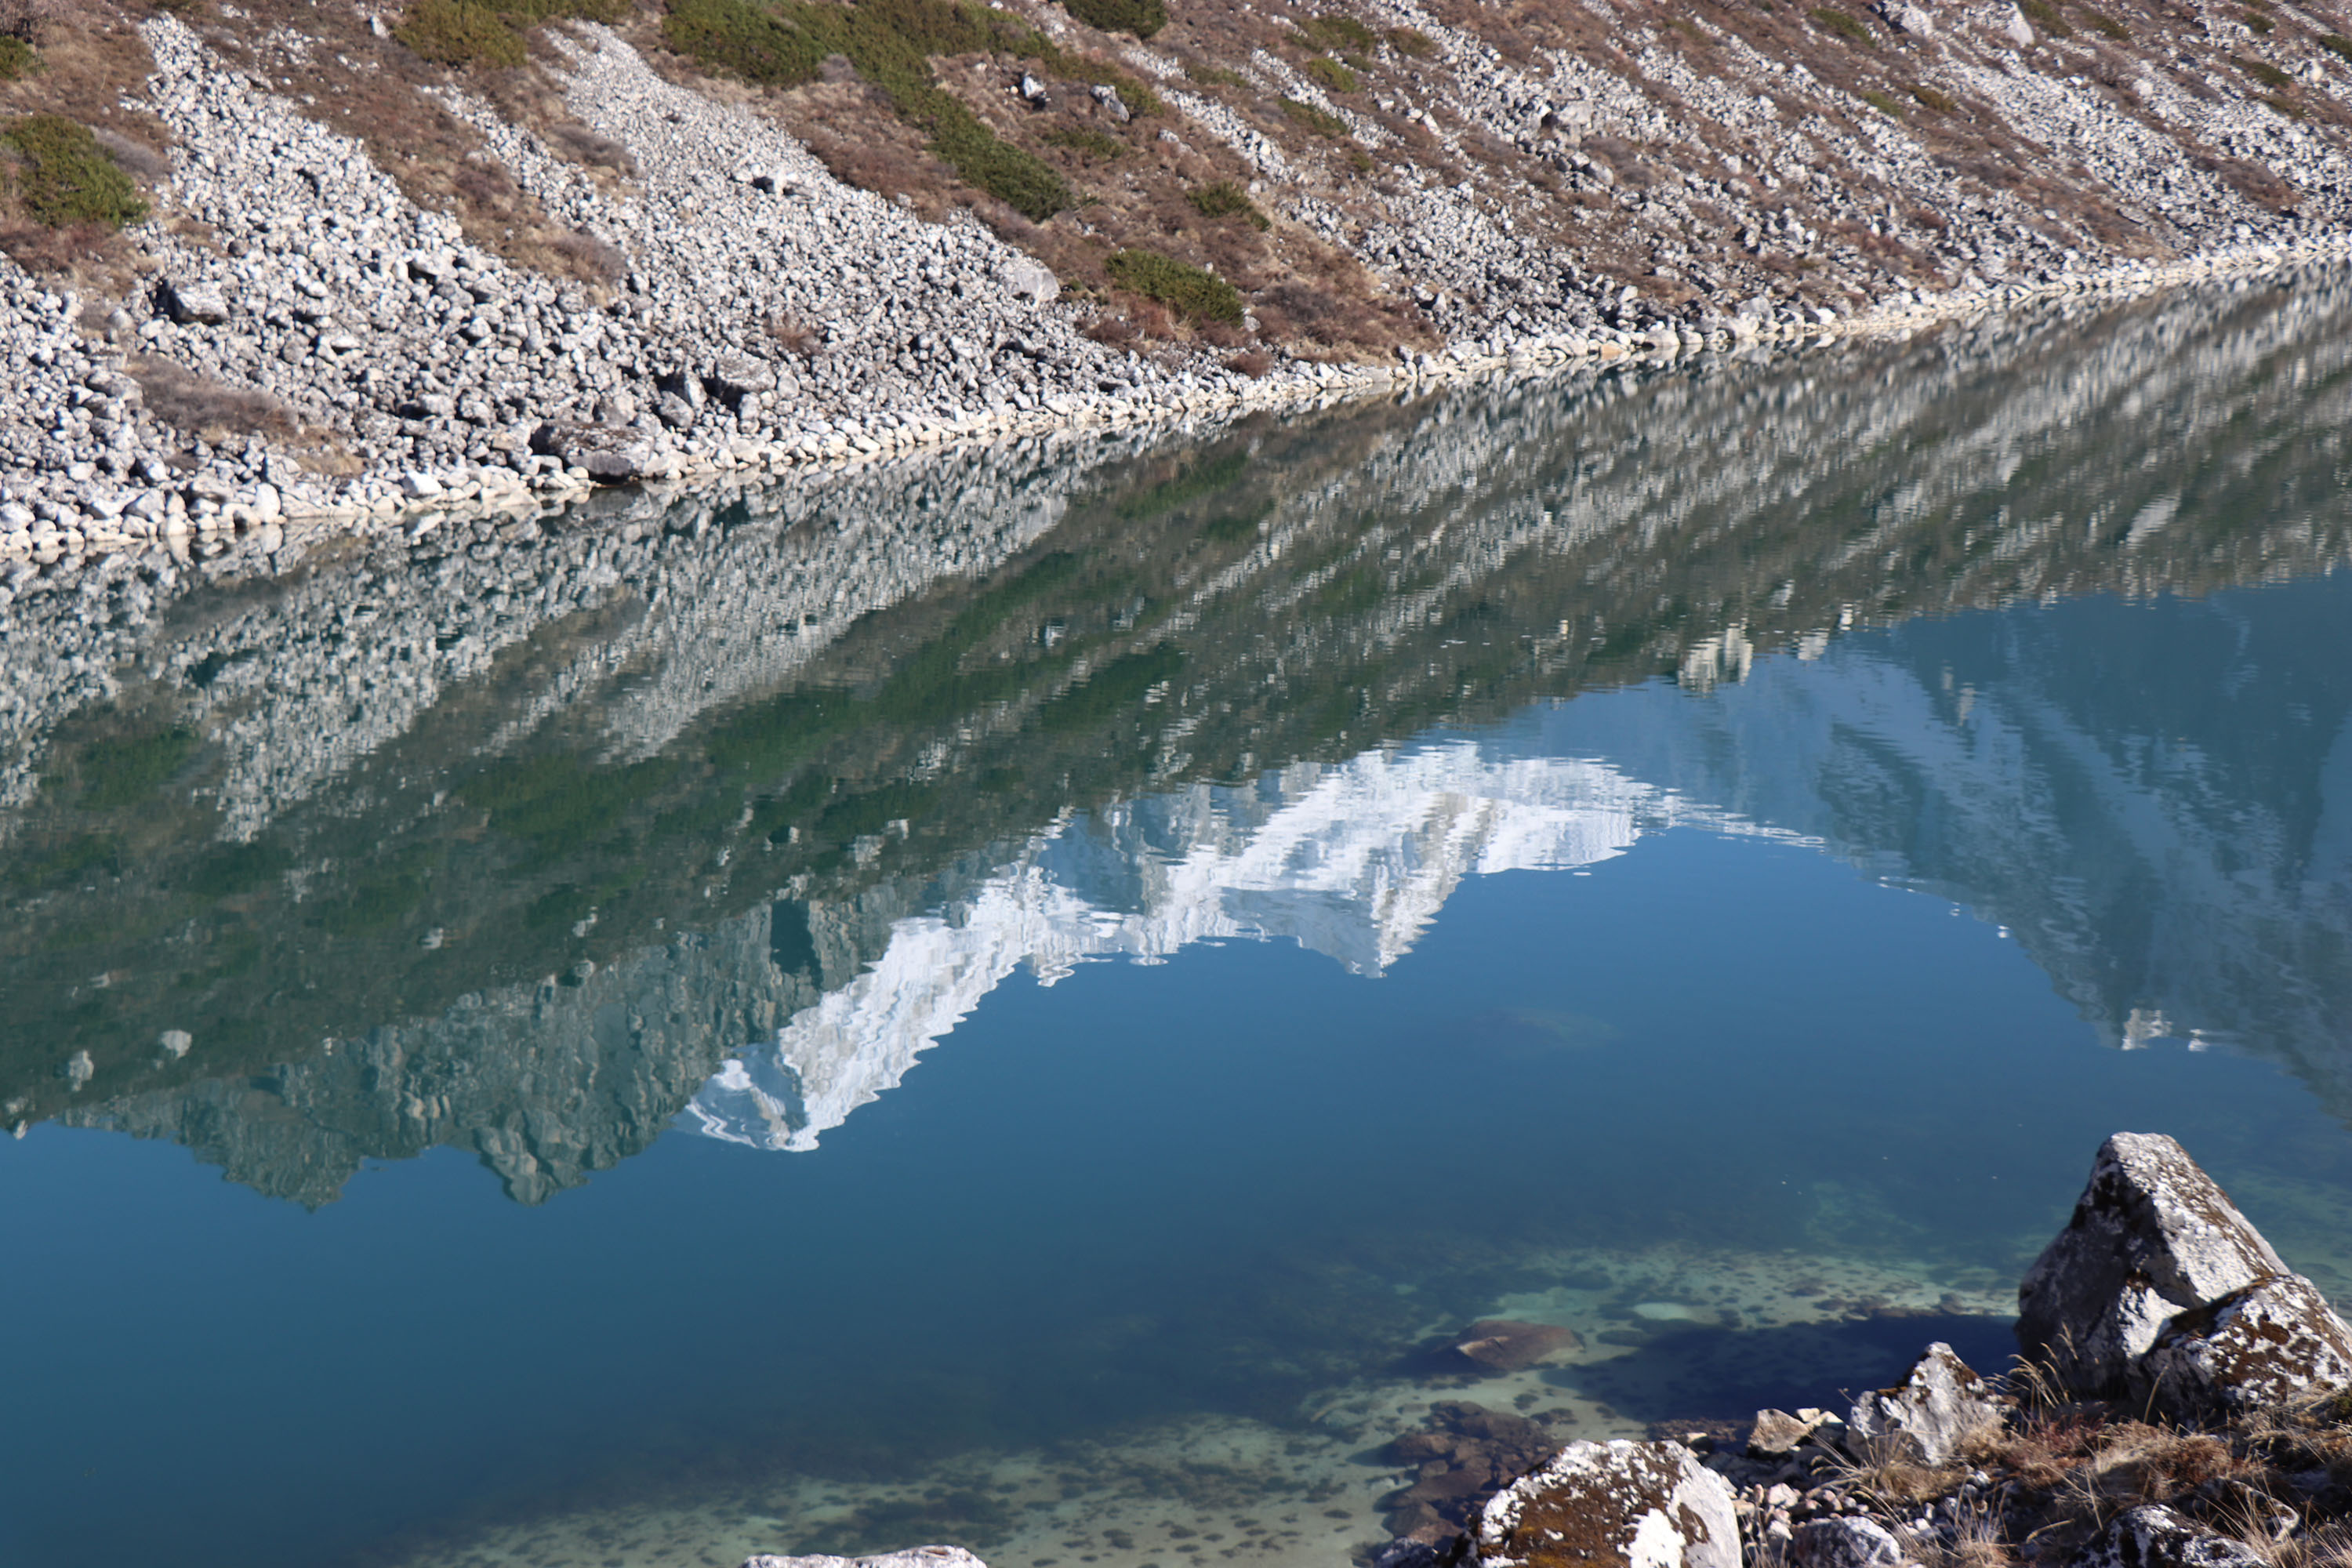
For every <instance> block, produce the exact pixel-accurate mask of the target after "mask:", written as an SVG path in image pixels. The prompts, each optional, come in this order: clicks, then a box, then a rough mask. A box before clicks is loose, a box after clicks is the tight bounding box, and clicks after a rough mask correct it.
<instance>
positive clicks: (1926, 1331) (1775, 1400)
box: [1544, 1313, 2017, 1422]
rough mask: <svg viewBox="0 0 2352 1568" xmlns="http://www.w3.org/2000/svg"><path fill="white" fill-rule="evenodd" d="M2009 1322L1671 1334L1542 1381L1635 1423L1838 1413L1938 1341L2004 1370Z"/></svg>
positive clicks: (1885, 1320) (1959, 1318) (1864, 1321)
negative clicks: (1804, 1411)
mask: <svg viewBox="0 0 2352 1568" xmlns="http://www.w3.org/2000/svg"><path fill="white" fill-rule="evenodd" d="M2014 1323H2015V1320H2014V1319H2011V1318H2005V1317H2003V1318H1992V1317H1979V1316H1974V1315H1969V1314H1961V1313H1936V1314H1928V1315H1922V1316H1916V1317H1915V1316H1907V1315H1903V1316H1897V1315H1885V1316H1874V1317H1866V1318H1854V1319H1849V1320H1846V1321H1839V1322H1825V1323H1792V1324H1788V1325H1785V1326H1783V1327H1780V1328H1771V1329H1717V1328H1681V1327H1676V1328H1670V1329H1666V1330H1664V1331H1660V1332H1659V1333H1657V1334H1655V1335H1654V1336H1652V1337H1651V1339H1650V1340H1649V1341H1648V1342H1646V1343H1644V1344H1642V1345H1640V1346H1639V1347H1637V1348H1635V1349H1634V1350H1633V1351H1632V1352H1628V1353H1627V1354H1625V1355H1622V1356H1619V1357H1616V1358H1614V1359H1612V1360H1610V1361H1604V1362H1595V1363H1588V1364H1586V1365H1582V1366H1572V1367H1561V1368H1559V1370H1557V1371H1555V1372H1549V1373H1545V1374H1544V1381H1545V1382H1546V1383H1549V1384H1555V1385H1557V1386H1559V1387H1563V1388H1570V1389H1573V1390H1575V1391H1576V1392H1577V1393H1579V1394H1583V1395H1585V1396H1586V1397H1587V1398H1591V1399H1594V1400H1598V1401H1599V1402H1601V1404H1604V1405H1608V1406H1610V1407H1611V1408H1612V1409H1613V1410H1615V1411H1616V1412H1617V1413H1618V1414H1619V1415H1628V1416H1632V1417H1633V1418H1634V1419H1636V1420H1640V1421H1651V1422H1665V1421H1684V1420H1688V1421H1736V1420H1743V1419H1746V1418H1747V1417H1749V1416H1752V1415H1755V1414H1756V1412H1757V1411H1759V1410H1761V1409H1764V1408H1766V1407H1767V1406H1770V1407H1775V1408H1779V1409H1783V1410H1788V1409H1794V1408H1796V1407H1797V1406H1799V1405H1821V1406H1822V1407H1823V1408H1825V1409H1843V1407H1844V1405H1846V1404H1847V1403H1848V1401H1849V1399H1850V1397H1851V1395H1853V1394H1855V1393H1858V1392H1860V1391H1861V1390H1864V1389H1869V1388H1882V1387H1885V1385H1887V1384H1892V1383H1895V1382H1898V1381H1900V1380H1901V1378H1902V1376H1903V1374H1904V1373H1906V1371H1907V1370H1909V1368H1910V1365H1911V1362H1912V1360H1913V1358H1915V1357H1916V1356H1917V1355H1918V1353H1919V1352H1920V1351H1921V1350H1922V1349H1923V1348H1925V1347H1926V1346H1927V1344H1928V1343H1929V1342H1932V1341H1936V1340H1942V1341H1944V1342H1946V1343H1948V1344H1949V1345H1950V1346H1951V1347H1952V1348H1953V1349H1954V1350H1956V1351H1958V1352H1959V1354H1960V1359H1961V1360H1963V1361H1965V1362H1967V1363H1969V1365H1970V1366H1972V1367H1974V1368H1976V1369H1977V1370H1978V1371H1979V1372H1981V1373H1987V1374H1991V1373H2002V1372H2006V1371H2008V1370H2009V1368H2010V1364H2011V1360H2010V1358H2011V1356H2012V1355H2013V1354H2014V1353H2015V1352H2016V1350H2017V1336H2016V1331H2015V1329H2014V1327H2013V1325H2014Z"/></svg>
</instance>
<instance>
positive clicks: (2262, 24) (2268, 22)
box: [2238, 11, 2278, 33]
mask: <svg viewBox="0 0 2352 1568" xmlns="http://www.w3.org/2000/svg"><path fill="white" fill-rule="evenodd" d="M2238 20H2240V21H2241V22H2243V23H2244V24H2245V25H2246V26H2249V27H2252V29H2253V30H2254V31H2255V32H2257V33H2267V32H2269V31H2270V30H2271V29H2272V28H2273V27H2275V26H2278V24H2277V23H2276V22H2274V21H2273V20H2272V19H2271V18H2270V17H2268V16H2263V14H2262V13H2261V12H2260V11H2242V12H2240V13H2239V14H2238Z"/></svg>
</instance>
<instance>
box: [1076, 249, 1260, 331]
mask: <svg viewBox="0 0 2352 1568" xmlns="http://www.w3.org/2000/svg"><path fill="white" fill-rule="evenodd" d="M1103 270H1105V271H1106V272H1108V273H1109V274H1110V279H1111V281H1112V282H1114V283H1116V284H1118V286H1119V287H1120V288H1122V289H1129V290H1131V291H1132V292H1134V293H1138V294H1140V295H1142V296H1143V297H1144V298H1145V299H1147V300H1157V301H1159V302H1160V304H1162V305H1165V306H1167V307H1168V308H1169V309H1170V310H1173V311H1175V312H1176V313H1177V314H1178V315H1179V316H1181V317H1184V318H1186V319H1187V320H1191V321H1224V322H1227V323H1230V324H1233V325H1236V326H1237V325H1239V324H1240V322H1241V319H1242V297H1241V295H1240V294H1239V293H1238V292H1236V291H1235V290H1234V286H1233V285H1232V284H1230V283H1228V282H1226V281H1225V280H1224V279H1222V278H1220V277H1218V276H1217V275H1216V274H1215V273H1213V272H1211V271H1208V270H1207V269H1205V268H1199V267H1193V266H1191V265H1189V264H1187V263H1185V262H1181V261H1179V260H1177V259H1176V258H1173V257H1170V256H1162V255H1160V253H1159V252H1158V251H1156V250H1122V251H1118V252H1117V253H1116V254H1114V255H1113V256H1112V257H1111V258H1110V259H1109V260H1108V261H1106V262H1105V263H1103Z"/></svg>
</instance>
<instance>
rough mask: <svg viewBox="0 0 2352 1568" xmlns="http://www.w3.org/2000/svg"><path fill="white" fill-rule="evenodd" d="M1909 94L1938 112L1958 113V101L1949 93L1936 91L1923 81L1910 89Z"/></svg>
mask: <svg viewBox="0 0 2352 1568" xmlns="http://www.w3.org/2000/svg"><path fill="white" fill-rule="evenodd" d="M1911 96H1912V97H1913V98H1916V99H1917V100H1919V102H1920V103H1921V104H1922V105H1923V106H1924V107H1926V108H1928V109H1932V110H1935V111H1936V112H1937V113H1938V114H1958V112H1959V111H1960V106H1959V103H1958V100H1955V99H1954V98H1953V97H1952V96H1951V95H1950V94H1948V93H1942V92H1937V90H1936V89H1934V88H1932V87H1929V86H1928V85H1927V83H1926V82H1924V81H1923V82H1921V83H1919V84H1918V85H1917V86H1916V87H1914V88H1913V89H1911Z"/></svg>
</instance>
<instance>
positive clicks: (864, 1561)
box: [743, 1546, 988, 1568]
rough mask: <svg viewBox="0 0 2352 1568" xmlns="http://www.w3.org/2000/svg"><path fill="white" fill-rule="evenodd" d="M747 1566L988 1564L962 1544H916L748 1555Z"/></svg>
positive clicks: (948, 1567) (963, 1567)
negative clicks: (867, 1553)
mask: <svg viewBox="0 0 2352 1568" xmlns="http://www.w3.org/2000/svg"><path fill="white" fill-rule="evenodd" d="M743 1568H988V1564H987V1563H982V1561H981V1560H980V1559H979V1558H977V1557H974V1556H973V1555H972V1554H971V1552H966V1551H965V1550H964V1549H963V1548H962V1547H961V1546H914V1547H909V1548H908V1549H907V1550H906V1551H904V1552H885V1553H884V1554H883V1555H881V1556H879V1557H772V1556H767V1555H761V1556H759V1557H749V1558H746V1559H744V1562H743Z"/></svg>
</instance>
